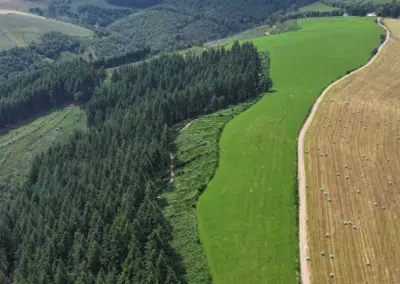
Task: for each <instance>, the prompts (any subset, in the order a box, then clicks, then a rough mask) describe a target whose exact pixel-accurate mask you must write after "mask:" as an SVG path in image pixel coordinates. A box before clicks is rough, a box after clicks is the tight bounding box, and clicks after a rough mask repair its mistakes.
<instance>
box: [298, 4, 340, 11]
mask: <svg viewBox="0 0 400 284" xmlns="http://www.w3.org/2000/svg"><path fill="white" fill-rule="evenodd" d="M336 10H340V9H339V8H336V7H332V6H328V5H325V4H323V3H320V2H315V3H313V4H310V5H307V6H304V7H301V8H300V9H299V11H300V12H331V11H336Z"/></svg>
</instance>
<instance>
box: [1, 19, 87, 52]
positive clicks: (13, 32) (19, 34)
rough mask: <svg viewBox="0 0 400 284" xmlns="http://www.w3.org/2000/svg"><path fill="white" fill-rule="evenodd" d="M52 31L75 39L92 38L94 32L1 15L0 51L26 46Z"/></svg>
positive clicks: (52, 22)
mask: <svg viewBox="0 0 400 284" xmlns="http://www.w3.org/2000/svg"><path fill="white" fill-rule="evenodd" d="M50 31H57V32H61V33H64V34H67V35H71V36H74V37H84V38H87V37H91V36H92V31H90V30H88V29H85V28H82V27H79V26H76V25H73V24H70V23H66V22H61V21H56V20H51V19H44V18H38V17H30V16H24V15H14V14H11V15H0V32H1V34H0V50H6V49H9V48H10V47H13V46H26V45H27V44H29V43H30V42H31V41H36V40H38V39H40V37H41V36H42V35H43V34H45V33H47V32H50Z"/></svg>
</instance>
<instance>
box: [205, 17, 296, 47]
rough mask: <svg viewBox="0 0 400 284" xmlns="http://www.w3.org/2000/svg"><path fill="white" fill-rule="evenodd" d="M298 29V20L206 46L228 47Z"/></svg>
mask: <svg viewBox="0 0 400 284" xmlns="http://www.w3.org/2000/svg"><path fill="white" fill-rule="evenodd" d="M298 28H299V26H298V25H297V21H296V20H288V21H286V22H284V23H281V24H278V25H276V26H273V27H271V26H261V27H256V28H253V29H250V30H247V31H244V32H241V33H239V34H237V35H234V36H232V37H227V38H223V39H220V40H215V41H212V42H208V43H206V44H204V45H205V46H221V45H227V44H232V43H233V42H234V41H236V40H238V41H244V40H251V39H254V38H259V37H264V36H269V35H275V34H280V33H284V32H289V31H295V30H297V29H298Z"/></svg>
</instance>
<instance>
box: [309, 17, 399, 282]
mask: <svg viewBox="0 0 400 284" xmlns="http://www.w3.org/2000/svg"><path fill="white" fill-rule="evenodd" d="M385 24H386V26H387V27H388V28H389V30H390V31H391V38H390V40H389V42H388V44H387V45H386V47H384V49H383V51H382V53H381V55H380V56H379V57H378V58H377V59H376V60H375V62H374V63H373V64H372V65H371V66H369V67H367V68H366V69H364V70H363V71H361V72H359V73H357V74H355V75H353V76H351V77H349V78H348V79H346V80H344V81H343V82H341V83H340V84H338V85H336V86H335V87H334V88H332V90H331V91H330V92H329V93H328V94H327V96H326V98H325V99H324V101H323V102H322V104H321V105H320V108H319V110H318V112H317V116H316V118H315V119H314V122H313V125H312V126H311V128H310V130H309V133H308V135H307V136H308V137H307V141H306V147H305V150H306V159H307V162H306V166H307V183H308V189H307V190H308V193H307V194H308V206H309V207H308V228H309V248H310V266H311V279H312V283H331V282H332V280H334V282H335V283H349V284H350V283H351V284H357V283H360V284H361V283H398V279H400V270H399V267H400V249H399V248H400V238H399V237H398V234H399V233H400V222H399V216H400V151H399V150H400V149H399V145H400V83H399V81H398V74H399V71H400V37H399V35H400V21H398V20H385ZM330 273H332V275H330ZM331 277H333V279H332V280H330V278H331Z"/></svg>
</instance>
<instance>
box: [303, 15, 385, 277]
mask: <svg viewBox="0 0 400 284" xmlns="http://www.w3.org/2000/svg"><path fill="white" fill-rule="evenodd" d="M378 24H379V25H380V26H381V27H382V28H384V29H385V31H386V40H385V42H384V43H383V44H381V46H380V47H379V49H378V52H377V54H376V55H375V56H374V57H372V58H371V60H370V61H369V62H368V63H367V64H366V65H364V66H363V67H361V68H359V69H357V70H355V71H353V72H351V73H350V74H348V75H346V76H344V77H342V78H341V79H339V80H337V81H335V82H333V83H332V84H331V85H329V86H328V87H327V88H326V89H325V90H324V91H323V92H322V94H321V95H320V96H319V98H318V99H317V101H316V102H315V104H314V106H313V108H312V110H311V113H310V115H309V117H308V118H307V120H306V122H305V123H304V125H303V128H302V129H301V131H300V135H299V138H298V141H299V142H298V148H297V156H298V174H297V178H298V186H299V203H300V205H299V230H300V231H299V236H300V238H299V248H300V270H301V283H302V284H309V283H310V267H309V264H308V262H307V259H306V258H307V255H308V243H307V242H308V239H307V193H306V174H305V165H304V137H305V135H306V133H307V131H308V128H309V127H310V124H311V122H312V120H313V118H314V115H315V113H316V112H317V109H318V106H319V105H320V103H321V102H322V100H323V99H324V97H325V95H326V94H327V93H328V92H329V90H330V89H331V88H332V87H333V86H335V85H336V84H338V83H340V82H342V81H343V80H345V79H347V78H349V77H350V76H352V75H353V74H355V73H358V72H360V71H361V70H364V69H365V68H367V67H368V66H370V65H371V64H372V63H373V62H374V60H375V59H376V58H377V56H378V55H379V54H380V53H381V52H382V49H383V47H384V46H385V45H386V44H387V43H388V41H389V38H390V32H389V30H388V29H387V28H386V27H385V26H384V25H383V24H382V23H381V19H380V18H378ZM311 261H313V260H311Z"/></svg>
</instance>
